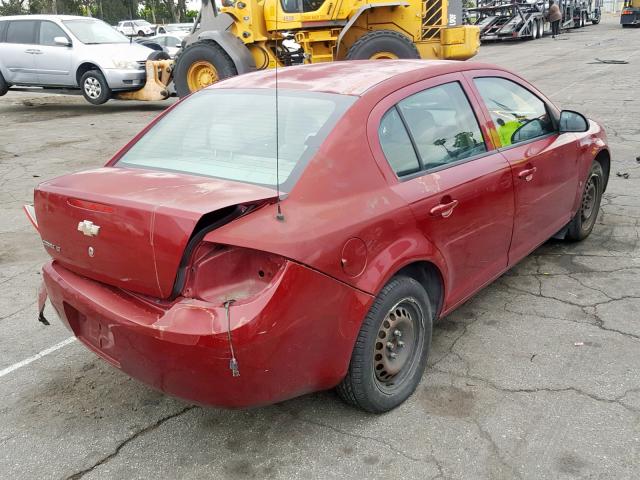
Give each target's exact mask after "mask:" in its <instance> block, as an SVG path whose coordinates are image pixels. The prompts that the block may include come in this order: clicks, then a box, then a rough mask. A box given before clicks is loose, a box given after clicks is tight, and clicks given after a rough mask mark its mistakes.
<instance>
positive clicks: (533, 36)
mask: <svg viewBox="0 0 640 480" xmlns="http://www.w3.org/2000/svg"><path fill="white" fill-rule="evenodd" d="M536 38H538V22H536V21H533V22H531V40H535V39H536Z"/></svg>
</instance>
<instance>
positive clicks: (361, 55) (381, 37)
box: [346, 30, 420, 60]
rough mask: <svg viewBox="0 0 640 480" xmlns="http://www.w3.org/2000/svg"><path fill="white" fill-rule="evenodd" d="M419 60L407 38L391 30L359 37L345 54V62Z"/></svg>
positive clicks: (418, 54)
mask: <svg viewBox="0 0 640 480" xmlns="http://www.w3.org/2000/svg"><path fill="white" fill-rule="evenodd" d="M397 58H420V53H419V52H418V49H417V48H416V46H415V45H414V44H413V42H412V41H411V40H409V38H407V37H406V36H405V35H403V34H402V33H399V32H394V31H393V30H376V31H373V32H369V33H367V34H366V35H363V36H362V37H360V38H359V39H358V40H357V41H356V42H355V43H354V44H353V45H351V48H349V51H348V52H347V57H346V59H347V60H393V59H397Z"/></svg>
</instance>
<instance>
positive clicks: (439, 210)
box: [429, 200, 458, 218]
mask: <svg viewBox="0 0 640 480" xmlns="http://www.w3.org/2000/svg"><path fill="white" fill-rule="evenodd" d="M457 206H458V200H451V201H450V202H449V203H441V204H439V205H436V206H435V207H433V208H432V209H431V210H429V213H430V214H431V215H433V216H434V217H442V218H447V217H450V216H451V214H452V213H453V209H454V208H456V207H457Z"/></svg>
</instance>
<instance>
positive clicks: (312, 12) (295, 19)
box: [264, 0, 337, 32]
mask: <svg viewBox="0 0 640 480" xmlns="http://www.w3.org/2000/svg"><path fill="white" fill-rule="evenodd" d="M335 6H336V4H335V2H333V1H328V0H264V15H265V22H266V25H267V30H268V31H270V32H274V31H283V30H285V31H287V30H297V29H302V28H307V27H318V26H319V25H317V24H316V25H312V24H311V23H310V22H327V21H332V20H335V17H336V13H337V9H336V8H335ZM323 26H324V27H326V26H327V25H323Z"/></svg>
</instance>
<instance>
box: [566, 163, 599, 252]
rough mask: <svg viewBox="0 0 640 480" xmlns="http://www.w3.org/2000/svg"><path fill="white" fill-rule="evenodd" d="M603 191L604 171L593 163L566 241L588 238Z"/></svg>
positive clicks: (596, 216)
mask: <svg viewBox="0 0 640 480" xmlns="http://www.w3.org/2000/svg"><path fill="white" fill-rule="evenodd" d="M603 191H604V171H603V170H602V165H600V163H599V162H597V161H595V162H593V165H591V170H589V176H588V177H587V180H586V182H585V185H584V190H583V192H582V199H581V202H580V207H579V208H578V211H577V212H576V214H575V216H574V217H573V219H572V220H571V222H570V223H569V228H568V230H567V236H566V238H567V240H571V241H580V240H584V239H585V238H587V237H588V236H589V234H590V233H591V231H592V230H593V227H594V225H595V224H596V219H597V218H598V212H599V211H600V202H601V200H602V192H603Z"/></svg>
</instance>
